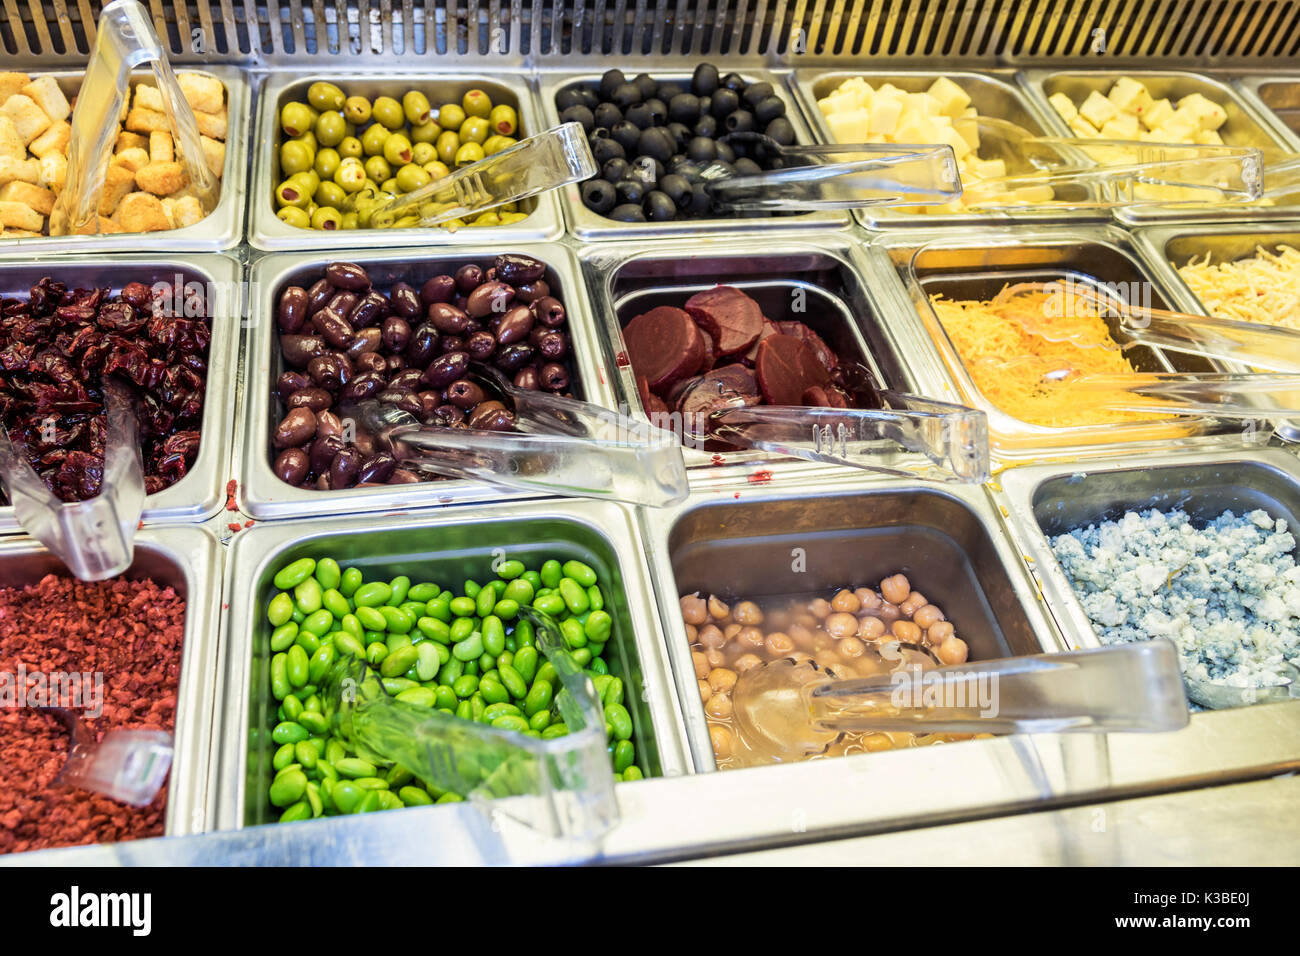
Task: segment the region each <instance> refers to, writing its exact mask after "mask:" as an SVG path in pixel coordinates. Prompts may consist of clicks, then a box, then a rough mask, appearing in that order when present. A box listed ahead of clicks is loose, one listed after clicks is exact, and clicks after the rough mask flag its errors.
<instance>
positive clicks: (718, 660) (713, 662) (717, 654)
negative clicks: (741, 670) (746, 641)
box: [704, 647, 727, 670]
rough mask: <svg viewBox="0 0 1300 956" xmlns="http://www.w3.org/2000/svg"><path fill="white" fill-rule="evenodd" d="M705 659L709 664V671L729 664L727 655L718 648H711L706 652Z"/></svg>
mask: <svg viewBox="0 0 1300 956" xmlns="http://www.w3.org/2000/svg"><path fill="white" fill-rule="evenodd" d="M704 659H705V660H706V661H708V662H709V670H713V668H715V667H722V666H723V665H725V664H726V663H727V655H726V654H724V653H722V651H720V650H718V648H716V647H710V648H709V649H708V650H707V651H705V652H704Z"/></svg>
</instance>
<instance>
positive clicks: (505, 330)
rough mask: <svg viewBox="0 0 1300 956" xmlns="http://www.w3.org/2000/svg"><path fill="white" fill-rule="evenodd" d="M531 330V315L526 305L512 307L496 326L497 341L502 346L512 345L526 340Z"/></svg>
mask: <svg viewBox="0 0 1300 956" xmlns="http://www.w3.org/2000/svg"><path fill="white" fill-rule="evenodd" d="M532 329H533V313H532V312H530V311H529V310H528V306H526V305H516V306H513V307H512V308H511V309H510V310H509V311H507V312H506V314H505V315H503V316H501V322H500V324H498V325H497V341H498V342H500V343H501V344H502V345H514V344H515V343H516V342H522V341H523V340H524V339H526V338H528V333H529V332H531V331H532Z"/></svg>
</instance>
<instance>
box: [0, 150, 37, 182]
mask: <svg viewBox="0 0 1300 956" xmlns="http://www.w3.org/2000/svg"><path fill="white" fill-rule="evenodd" d="M40 176H41V170H40V165H39V163H37V161H36V160H34V159H13V158H12V157H9V156H0V186H2V185H4V184H6V183H14V182H18V183H34V182H37V181H38V180H39V179H40Z"/></svg>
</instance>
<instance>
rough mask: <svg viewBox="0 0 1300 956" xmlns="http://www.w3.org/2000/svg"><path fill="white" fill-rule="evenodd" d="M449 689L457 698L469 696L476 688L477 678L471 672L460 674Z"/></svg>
mask: <svg viewBox="0 0 1300 956" xmlns="http://www.w3.org/2000/svg"><path fill="white" fill-rule="evenodd" d="M451 689H452V691H454V692H455V694H456V697H457V698H465V697H471V696H473V695H474V692H475V691H477V690H478V678H477V677H475V676H474V675H473V674H462V675H461V676H460V677H458V678H456V683H454V684H452V685H451Z"/></svg>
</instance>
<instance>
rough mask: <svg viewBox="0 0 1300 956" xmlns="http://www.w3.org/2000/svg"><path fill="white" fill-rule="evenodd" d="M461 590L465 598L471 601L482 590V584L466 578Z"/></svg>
mask: <svg viewBox="0 0 1300 956" xmlns="http://www.w3.org/2000/svg"><path fill="white" fill-rule="evenodd" d="M461 590H462V591H464V592H465V596H466V597H467V598H469V599H470V600H471V601H473V600H474V599H476V598H477V597H478V592H479V591H481V590H483V585H481V584H479V583H478V582H477V581H474V580H468V581H466V582H465V586H464V587H463V588H461Z"/></svg>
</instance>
